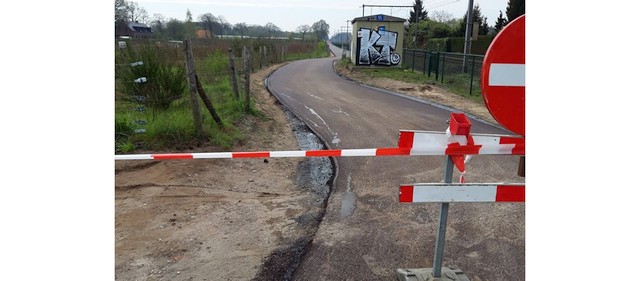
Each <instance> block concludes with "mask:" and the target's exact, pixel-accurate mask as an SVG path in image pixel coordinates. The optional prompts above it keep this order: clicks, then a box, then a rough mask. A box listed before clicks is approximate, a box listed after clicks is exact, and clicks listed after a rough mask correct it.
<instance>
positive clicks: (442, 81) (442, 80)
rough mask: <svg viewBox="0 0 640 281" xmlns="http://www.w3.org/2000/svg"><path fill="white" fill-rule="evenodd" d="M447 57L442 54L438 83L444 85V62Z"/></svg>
mask: <svg viewBox="0 0 640 281" xmlns="http://www.w3.org/2000/svg"><path fill="white" fill-rule="evenodd" d="M446 57H447V54H445V53H442V72H440V83H444V61H445V59H446Z"/></svg>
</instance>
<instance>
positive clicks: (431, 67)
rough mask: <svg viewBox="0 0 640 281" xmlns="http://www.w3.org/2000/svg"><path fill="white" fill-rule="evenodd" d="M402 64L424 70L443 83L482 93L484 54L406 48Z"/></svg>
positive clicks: (427, 74)
mask: <svg viewBox="0 0 640 281" xmlns="http://www.w3.org/2000/svg"><path fill="white" fill-rule="evenodd" d="M403 51H404V59H403V62H402V66H403V67H405V68H407V69H411V71H413V72H422V73H423V74H424V75H425V76H427V77H433V78H434V79H435V80H436V81H438V82H440V83H442V84H449V85H453V86H454V87H458V88H461V89H465V92H466V93H468V94H469V95H481V90H480V79H481V77H480V73H481V71H482V62H483V61H484V56H480V55H472V54H468V55H465V54H461V53H448V52H430V51H427V50H415V49H404V50H403Z"/></svg>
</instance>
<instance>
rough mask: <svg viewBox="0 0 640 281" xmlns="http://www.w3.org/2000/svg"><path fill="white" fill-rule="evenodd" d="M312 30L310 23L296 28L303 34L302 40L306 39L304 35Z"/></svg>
mask: <svg viewBox="0 0 640 281" xmlns="http://www.w3.org/2000/svg"><path fill="white" fill-rule="evenodd" d="M309 31H311V27H310V26H309V25H308V24H303V25H301V26H298V28H296V32H298V33H300V34H302V41H304V36H305V35H306V34H307V33H309Z"/></svg>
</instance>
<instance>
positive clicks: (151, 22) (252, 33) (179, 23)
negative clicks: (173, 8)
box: [115, 0, 329, 40]
mask: <svg viewBox="0 0 640 281" xmlns="http://www.w3.org/2000/svg"><path fill="white" fill-rule="evenodd" d="M115 21H116V23H117V22H119V21H124V22H139V23H144V24H146V25H147V26H149V27H151V29H152V30H153V36H154V38H156V39H167V40H184V39H190V38H214V37H221V36H237V37H241V38H244V37H253V38H288V39H301V40H326V39H328V35H329V25H328V24H327V23H326V22H325V21H324V20H319V21H317V22H315V23H313V24H312V25H311V26H309V25H306V24H304V25H300V26H299V27H298V28H297V29H296V30H295V31H284V30H282V29H281V28H280V27H278V26H277V25H275V24H273V23H271V22H269V23H267V24H265V25H255V24H247V23H245V22H241V23H235V24H232V23H230V22H228V21H227V20H226V19H225V18H224V16H221V15H220V16H214V15H213V14H211V13H205V14H202V15H199V16H197V17H194V16H193V14H192V13H191V11H190V10H188V9H187V11H186V13H185V19H184V20H180V19H176V18H166V17H165V16H164V15H162V14H154V15H153V16H149V14H148V13H147V11H146V10H145V9H144V7H142V6H140V5H139V4H138V3H136V2H133V1H126V0H115Z"/></svg>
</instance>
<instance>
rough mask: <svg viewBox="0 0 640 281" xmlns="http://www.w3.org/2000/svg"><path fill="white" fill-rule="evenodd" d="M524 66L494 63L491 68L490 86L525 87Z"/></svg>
mask: <svg viewBox="0 0 640 281" xmlns="http://www.w3.org/2000/svg"><path fill="white" fill-rule="evenodd" d="M524 66H525V65H524V64H511V63H492V64H491V66H490V67H489V86H520V87H524V71H525V67H524Z"/></svg>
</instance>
